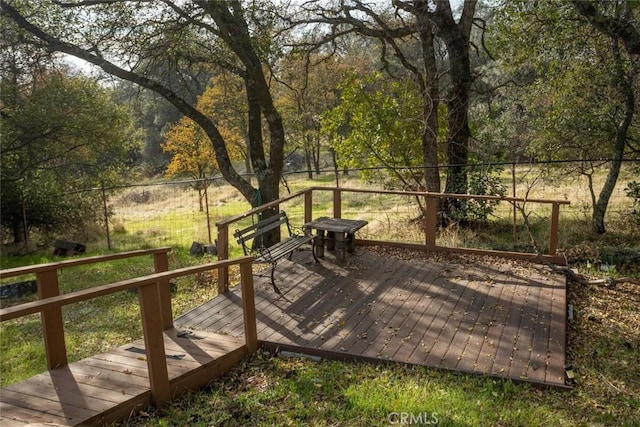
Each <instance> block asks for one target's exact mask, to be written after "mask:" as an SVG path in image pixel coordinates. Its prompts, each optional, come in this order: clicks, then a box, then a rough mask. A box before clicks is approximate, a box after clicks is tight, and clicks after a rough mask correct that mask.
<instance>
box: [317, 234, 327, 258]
mask: <svg viewBox="0 0 640 427" xmlns="http://www.w3.org/2000/svg"><path fill="white" fill-rule="evenodd" d="M324 241H325V238H324V231H323V230H318V234H317V236H316V256H317V257H318V258H322V257H324Z"/></svg>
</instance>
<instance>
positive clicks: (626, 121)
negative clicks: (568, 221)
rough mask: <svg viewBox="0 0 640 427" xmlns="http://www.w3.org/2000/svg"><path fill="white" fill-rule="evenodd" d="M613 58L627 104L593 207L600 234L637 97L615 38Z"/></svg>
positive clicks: (602, 229)
mask: <svg viewBox="0 0 640 427" xmlns="http://www.w3.org/2000/svg"><path fill="white" fill-rule="evenodd" d="M612 50H613V56H614V60H615V63H616V74H617V77H618V81H619V82H620V90H621V91H622V93H623V95H624V98H625V103H624V115H623V118H622V121H621V122H620V125H619V126H618V129H617V130H616V140H615V145H614V153H613V157H612V160H611V168H610V169H609V173H608V174H607V180H606V181H605V183H604V186H603V187H602V190H601V191H600V195H599V196H598V201H597V202H596V204H595V205H594V206H593V216H592V219H593V231H594V232H596V233H598V234H603V233H605V232H606V229H605V225H604V217H605V214H606V213H607V207H608V206H609V200H610V199H611V195H612V194H613V190H614V189H615V186H616V183H617V182H618V176H619V175H620V168H621V167H622V159H623V158H624V149H625V145H626V143H627V133H628V132H629V128H630V127H631V123H632V121H633V115H634V113H635V95H634V92H633V87H634V83H633V76H634V73H633V72H629V73H625V71H624V65H623V59H622V56H621V54H620V48H619V46H618V39H617V38H615V37H614V38H613V43H612Z"/></svg>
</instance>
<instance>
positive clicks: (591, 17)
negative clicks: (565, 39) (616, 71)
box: [570, 0, 640, 55]
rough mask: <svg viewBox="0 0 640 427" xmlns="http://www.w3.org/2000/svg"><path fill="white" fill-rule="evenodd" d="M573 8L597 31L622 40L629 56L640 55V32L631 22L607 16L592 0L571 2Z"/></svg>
mask: <svg viewBox="0 0 640 427" xmlns="http://www.w3.org/2000/svg"><path fill="white" fill-rule="evenodd" d="M570 1H571V3H572V4H573V7H575V9H576V10H577V11H578V13H580V14H581V15H582V16H584V17H585V18H587V20H588V21H589V22H590V23H591V25H593V26H594V27H595V28H596V29H598V30H599V31H601V32H603V33H604V34H607V35H609V36H611V37H617V38H620V39H621V40H622V41H623V42H624V45H625V48H626V50H627V52H629V54H632V55H640V32H638V29H636V28H635V27H634V26H633V25H632V23H631V21H625V20H622V19H620V18H618V17H612V16H606V15H605V14H604V13H603V12H602V11H601V10H600V9H598V8H597V7H596V5H595V4H594V2H593V1H590V0H570Z"/></svg>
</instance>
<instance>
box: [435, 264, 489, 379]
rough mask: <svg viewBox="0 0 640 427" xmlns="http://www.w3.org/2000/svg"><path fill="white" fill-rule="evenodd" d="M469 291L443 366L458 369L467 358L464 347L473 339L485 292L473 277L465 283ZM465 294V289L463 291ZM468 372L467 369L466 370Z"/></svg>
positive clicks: (478, 281)
mask: <svg viewBox="0 0 640 427" xmlns="http://www.w3.org/2000/svg"><path fill="white" fill-rule="evenodd" d="M465 286H466V287H467V289H468V292H469V294H470V295H469V302H468V305H467V307H466V308H465V309H464V311H463V312H462V313H461V316H460V322H459V323H458V325H457V327H456V333H455V335H454V337H453V339H452V340H451V342H450V344H449V348H448V349H447V351H446V353H445V354H444V360H445V361H446V362H445V365H446V366H445V367H446V368H448V369H455V370H459V369H460V368H459V366H460V362H461V361H462V360H463V359H465V358H467V353H466V349H467V347H469V343H470V342H472V341H473V339H474V333H473V331H474V329H475V326H476V321H477V319H478V318H479V317H480V314H481V312H482V307H483V306H484V302H485V301H486V293H485V292H483V290H484V289H483V287H482V282H481V281H480V280H478V279H477V278H475V277H468V279H467V283H466V285H465ZM466 294H467V291H465V292H464V293H463V297H464V295H466ZM474 360H475V359H474ZM467 372H469V371H467Z"/></svg>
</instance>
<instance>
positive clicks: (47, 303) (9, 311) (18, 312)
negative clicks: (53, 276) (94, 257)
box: [0, 257, 254, 322]
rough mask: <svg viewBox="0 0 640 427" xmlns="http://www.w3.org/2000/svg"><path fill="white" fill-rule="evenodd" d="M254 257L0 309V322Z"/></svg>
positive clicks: (138, 278)
mask: <svg viewBox="0 0 640 427" xmlns="http://www.w3.org/2000/svg"><path fill="white" fill-rule="evenodd" d="M253 258H254V257H241V258H234V259H232V260H225V261H216V262H210V263H207V264H201V265H195V266H190V267H183V268H178V269H175V270H170V271H165V272H162V273H152V274H149V275H146V276H140V277H136V278H133V279H126V280H121V281H119V282H115V283H110V284H107V285H101V286H96V287H93V288H89V289H83V290H79V291H75V292H70V293H68V294H63V295H58V296H54V297H49V298H45V299H41V300H37V301H31V302H26V303H23V304H19V305H14V306H12V307H7V308H3V309H0V322H5V321H7V320H11V319H16V318H18V317H23V316H27V315H29V314H34V313H38V312H41V311H44V310H46V309H48V308H54V307H55V308H58V307H63V306H65V305H69V304H74V303H77V302H81V301H86V300H89V299H93V298H97V297H101V296H105V295H109V294H112V293H114V292H119V291H124V290H127V289H133V288H137V287H139V286H146V285H151V284H155V283H157V282H158V281H160V280H163V279H166V280H171V279H175V278H176V277H182V276H187V275H189V274H196V273H202V272H204V271H209V270H213V269H214V268H220V267H229V266H231V265H236V264H244V263H247V262H251V261H253Z"/></svg>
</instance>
